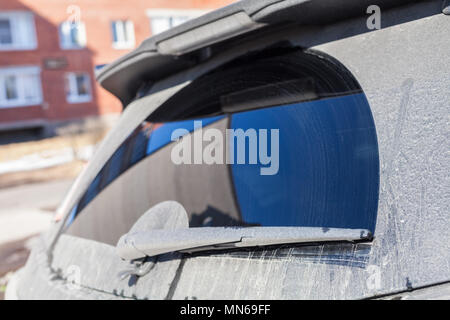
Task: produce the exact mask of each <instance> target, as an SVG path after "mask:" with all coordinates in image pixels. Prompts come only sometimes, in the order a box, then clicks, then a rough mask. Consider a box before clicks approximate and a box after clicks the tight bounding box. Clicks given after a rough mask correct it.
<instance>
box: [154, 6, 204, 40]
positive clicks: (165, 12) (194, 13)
mask: <svg viewBox="0 0 450 320" xmlns="http://www.w3.org/2000/svg"><path fill="white" fill-rule="evenodd" d="M207 12H208V10H179V9H148V10H147V11H146V14H147V17H148V18H149V19H150V32H151V34H152V35H156V34H159V33H162V32H164V31H166V30H169V29H170V28H173V27H176V26H178V25H180V24H182V23H184V22H186V21H188V20H191V19H194V18H197V17H199V16H201V15H203V14H205V13H207ZM157 20H160V21H163V20H165V21H166V22H167V27H166V28H163V30H159V31H156V30H155V29H156V27H155V22H156V21H157ZM177 20H178V21H177Z"/></svg>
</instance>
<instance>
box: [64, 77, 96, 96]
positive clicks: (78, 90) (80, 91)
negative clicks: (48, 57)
mask: <svg viewBox="0 0 450 320" xmlns="http://www.w3.org/2000/svg"><path fill="white" fill-rule="evenodd" d="M65 80H66V98H67V102H69V103H83V102H89V101H91V81H90V79H89V75H88V74H87V73H75V72H70V73H67V74H66V79H65Z"/></svg>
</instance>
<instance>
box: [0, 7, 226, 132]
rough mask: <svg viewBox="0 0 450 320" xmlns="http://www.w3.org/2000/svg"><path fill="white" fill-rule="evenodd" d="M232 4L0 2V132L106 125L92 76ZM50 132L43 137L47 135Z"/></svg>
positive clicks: (107, 100)
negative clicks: (79, 123) (78, 123)
mask: <svg viewBox="0 0 450 320" xmlns="http://www.w3.org/2000/svg"><path fill="white" fill-rule="evenodd" d="M231 2H233V1H230V0H126V1H124V0H0V131H5V130H12V129H22V128H36V127H41V128H46V129H49V130H53V128H55V127H57V126H59V125H61V124H64V123H68V122H72V121H74V120H80V119H107V118H108V117H111V115H117V114H118V113H119V112H120V110H121V105H120V103H119V101H118V100H117V99H116V98H115V97H113V96H112V95H111V94H109V93H108V92H106V91H105V90H103V89H102V88H101V87H99V86H98V85H97V84H96V83H95V78H94V70H95V69H96V68H100V67H101V66H102V65H105V64H108V63H110V62H112V61H113V60H115V59H117V58H118V57H120V56H122V55H123V54H125V53H127V52H128V51H130V50H132V49H133V48H135V47H136V46H137V45H139V43H140V42H142V41H143V40H144V39H145V38H147V37H149V36H151V35H152V34H155V33H158V32H162V31H164V30H166V29H167V28H170V27H172V26H175V25H177V24H180V23H182V22H184V21H186V20H188V19H191V18H193V17H196V16H199V15H201V14H203V13H206V12H208V11H210V10H213V9H215V8H218V7H221V6H224V5H227V4H229V3H231ZM47 131H48V130H47Z"/></svg>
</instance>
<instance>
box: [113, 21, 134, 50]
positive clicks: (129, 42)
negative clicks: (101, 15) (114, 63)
mask: <svg viewBox="0 0 450 320" xmlns="http://www.w3.org/2000/svg"><path fill="white" fill-rule="evenodd" d="M119 25H120V29H118V26H119ZM111 32H112V46H113V48H114V49H118V50H120V49H132V48H134V46H135V45H136V40H135V32H134V23H133V21H132V20H130V19H117V20H113V21H111Z"/></svg>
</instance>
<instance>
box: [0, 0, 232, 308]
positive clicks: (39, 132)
mask: <svg viewBox="0 0 450 320" xmlns="http://www.w3.org/2000/svg"><path fill="white" fill-rule="evenodd" d="M231 2H234V1H230V0H126V1H124V0H0V299H2V297H3V294H4V291H5V288H6V284H7V281H8V279H9V278H10V276H11V274H12V272H13V271H15V270H17V269H18V268H20V267H21V266H22V265H23V264H24V263H25V261H26V259H27V257H28V253H29V243H30V239H31V238H32V237H34V236H36V235H37V234H39V233H40V232H42V231H44V230H45V229H46V228H48V227H49V225H50V223H51V221H52V218H53V214H54V212H55V209H56V208H57V207H58V205H59V203H60V202H61V200H62V198H63V197H64V195H65V193H66V192H67V191H68V189H69V187H70V185H71V183H72V182H73V180H74V178H75V177H76V176H77V174H78V173H79V172H80V170H81V169H82V168H83V166H85V165H86V163H87V161H88V160H89V158H90V157H91V155H92V153H93V152H94V151H95V148H96V145H97V144H98V143H99V141H100V140H101V139H102V138H103V137H104V135H105V134H106V133H107V132H108V130H109V129H110V128H111V126H112V125H113V124H114V123H115V121H117V119H118V116H119V114H120V112H121V110H122V106H121V104H120V102H119V100H117V99H116V98H115V97H114V96H112V95H111V94H109V93H108V92H107V91H105V90H104V89H102V88H101V87H100V86H99V85H98V84H97V83H96V82H95V72H96V71H97V70H99V69H101V68H102V67H104V66H105V65H107V64H108V63H110V62H112V61H114V60H115V59H117V58H119V57H120V56H122V55H124V54H126V53H127V52H129V51H130V50H133V49H134V48H136V47H137V46H138V45H139V44H140V43H141V42H142V41H143V40H144V39H146V38H148V37H150V36H151V35H154V34H157V33H160V32H163V31H165V30H167V29H169V28H171V27H174V26H176V25H179V24H181V23H183V22H185V21H187V20H189V19H192V18H195V17H198V16H200V15H202V14H205V13H207V12H209V11H211V10H214V9H216V8H219V7H222V6H225V5H228V4H230V3H231Z"/></svg>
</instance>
